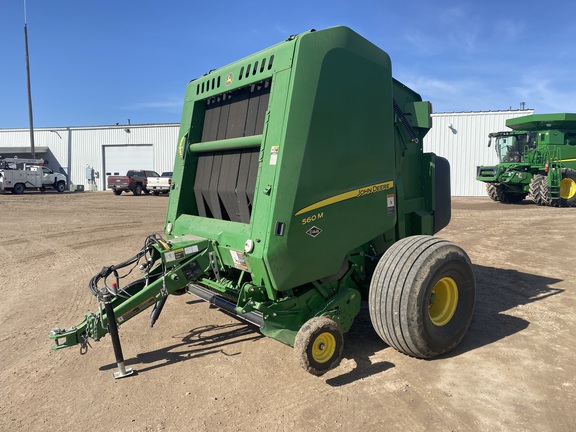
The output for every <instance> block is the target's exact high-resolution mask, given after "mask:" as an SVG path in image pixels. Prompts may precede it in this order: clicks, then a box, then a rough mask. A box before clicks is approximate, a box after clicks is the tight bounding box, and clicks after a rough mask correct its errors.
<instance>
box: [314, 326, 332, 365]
mask: <svg viewBox="0 0 576 432" xmlns="http://www.w3.org/2000/svg"><path fill="white" fill-rule="evenodd" d="M335 352H336V338H335V337H334V335H333V334H332V333H328V332H324V333H320V334H319V335H318V337H317V338H316V339H315V340H314V343H313V344H312V358H313V359H314V361H316V362H318V363H326V362H327V361H329V360H330V359H331V358H332V356H333V355H334V353H335Z"/></svg>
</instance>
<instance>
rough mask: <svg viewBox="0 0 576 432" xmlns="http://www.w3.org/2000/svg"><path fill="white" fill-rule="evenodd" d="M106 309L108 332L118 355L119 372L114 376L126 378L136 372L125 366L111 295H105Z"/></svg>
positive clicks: (115, 353)
mask: <svg viewBox="0 0 576 432" xmlns="http://www.w3.org/2000/svg"><path fill="white" fill-rule="evenodd" d="M103 300H104V310H105V311H106V316H107V317H108V332H109V333H110V337H111V338H112V346H113V347H114V355H115V356H116V364H117V365H118V372H114V378H115V379H119V378H124V377H127V376H130V375H132V374H133V373H134V371H133V370H132V369H131V368H128V369H126V367H125V366H124V356H123V354H122V347H121V346H120V336H118V325H117V324H116V317H115V316H114V308H113V307H112V303H111V301H110V295H109V294H106V295H104V296H103Z"/></svg>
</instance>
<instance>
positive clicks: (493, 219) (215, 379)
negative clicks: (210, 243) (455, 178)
mask: <svg viewBox="0 0 576 432" xmlns="http://www.w3.org/2000/svg"><path fill="white" fill-rule="evenodd" d="M167 202H168V200H167V198H166V197H163V196H160V197H154V196H140V197H134V196H132V195H124V194H123V195H122V196H119V197H116V196H113V195H112V193H106V192H96V193H75V194H73V193H65V194H61V195H59V194H55V193H48V192H47V193H45V194H40V193H25V194H24V195H21V196H15V195H0V230H1V232H2V241H1V242H0V258H1V259H0V299H1V300H0V328H1V329H2V332H1V334H0V366H1V370H0V379H1V385H0V430H2V431H76V430H90V431H111V430H116V431H212V430H219V431H321V430H341V431H356V430H362V431H383V430H390V431H396V430H401V431H411V432H412V431H440V430H442V431H539V432H543V431H554V432H559V431H573V430H574V424H575V422H576V410H575V407H576V362H575V358H574V353H575V352H576V337H575V336H576V326H575V323H576V314H575V311H576V284H575V282H574V274H575V273H574V270H575V267H576V260H575V259H574V247H575V245H576V230H575V229H574V227H575V222H576V208H574V209H556V208H543V207H538V206H536V205H535V204H533V203H532V202H531V201H525V202H524V204H522V205H503V204H498V203H493V202H491V201H490V200H489V199H488V198H454V199H453V211H452V212H453V217H452V222H451V223H450V225H449V226H448V227H447V228H445V229H444V230H443V231H442V232H440V233H439V236H441V237H444V238H446V239H449V240H451V241H454V242H455V243H457V244H458V245H460V246H461V247H463V248H464V249H465V250H466V251H467V252H468V254H469V255H470V258H471V259H472V262H473V264H474V270H475V273H476V278H477V285H478V293H477V301H476V310H475V314H474V319H473V321H472V324H471V327H470V330H469V332H468V334H467V335H466V337H465V338H464V340H463V342H462V343H461V345H460V346H459V347H458V348H457V349H456V350H455V351H454V352H452V353H450V354H449V355H446V356H443V357H442V358H438V359H434V360H427V361H426V360H417V359H414V358H410V357H407V356H405V355H402V354H400V353H398V352H396V351H394V350H393V349H392V348H390V347H388V346H387V345H386V344H384V343H383V342H382V341H381V340H380V339H379V338H378V336H377V335H376V334H375V333H374V331H373V330H372V328H371V324H370V320H369V317H368V313H367V307H364V308H363V310H362V312H361V314H360V316H359V317H358V318H357V321H356V322H355V324H354V327H353V328H352V331H351V332H350V333H348V334H347V335H346V336H345V344H346V346H345V351H344V357H345V358H344V360H343V361H342V363H341V364H340V366H339V367H338V368H336V369H334V370H332V371H330V372H329V373H327V374H326V375H324V376H323V377H320V378H318V377H314V376H312V375H309V374H307V373H306V372H305V371H304V370H302V369H301V368H300V367H299V366H298V364H297V362H296V361H295V358H294V357H293V352H292V348H290V347H288V346H284V345H282V344H280V343H278V342H276V341H274V340H272V339H268V338H265V337H262V336H261V335H260V334H259V333H258V332H257V331H256V330H255V329H254V328H253V327H250V326H248V325H246V324H243V323H240V322H238V321H236V320H234V319H233V318H230V317H229V316H227V315H225V314H224V313H222V312H220V311H218V310H217V309H212V308H210V307H209V306H208V304H207V303H204V302H202V301H199V300H197V299H196V298H195V297H193V296H189V295H185V296H179V297H170V298H169V299H168V302H167V303H166V307H165V308H164V311H163V313H162V316H161V317H160V319H159V320H158V322H157V323H156V325H155V327H154V328H153V329H152V328H150V327H149V320H148V315H149V314H148V313H147V312H145V313H143V314H141V315H139V316H137V317H136V318H134V319H133V320H131V321H130V322H128V323H126V324H125V325H123V326H122V327H121V328H120V337H121V340H122V347H123V351H124V356H125V358H126V365H127V366H128V367H131V368H133V369H135V370H136V371H137V374H136V375H134V376H131V377H128V378H125V379H122V380H114V379H113V377H112V373H113V372H114V371H115V370H116V365H115V361H114V353H113V350H112V345H111V342H110V337H109V336H107V337H105V338H103V339H102V340H101V341H100V342H92V349H90V350H89V351H88V353H87V354H85V355H80V353H79V349H78V348H71V349H64V350H59V351H51V350H50V346H51V341H50V340H49V339H48V333H49V332H50V329H51V328H52V327H55V326H59V327H70V326H72V325H74V324H77V323H79V322H80V321H81V320H82V318H83V315H84V313H85V312H88V311H95V310H96V300H95V298H94V297H93V296H92V294H91V293H90V292H89V291H88V288H87V283H88V280H89V279H90V277H91V276H93V275H94V274H95V273H96V272H98V271H99V270H100V268H101V267H103V266H104V265H110V264H116V263H118V262H120V261H123V260H124V259H126V258H128V257H130V256H132V255H134V254H135V253H136V251H138V250H139V249H140V248H141V247H142V245H143V242H144V238H145V236H146V235H148V234H150V233H153V232H160V231H162V227H163V220H164V213H165V210H166V205H167Z"/></svg>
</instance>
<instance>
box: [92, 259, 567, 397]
mask: <svg viewBox="0 0 576 432" xmlns="http://www.w3.org/2000/svg"><path fill="white" fill-rule="evenodd" d="M474 272H475V275H476V285H477V288H476V308H475V312H474V317H473V319H472V323H471V325H470V328H469V329H468V333H467V335H466V336H465V337H464V339H463V341H462V342H461V343H460V345H459V346H458V347H457V348H456V349H455V350H453V351H452V352H450V353H448V354H446V355H444V356H441V357H438V358H437V359H442V358H448V357H453V356H457V355H460V354H463V353H465V352H467V351H471V350H474V349H477V348H480V347H482V346H485V345H488V344H491V343H494V342H496V341H498V340H500V339H504V338H506V337H508V336H510V335H513V334H515V333H518V332H520V331H522V330H524V329H525V328H527V327H528V325H529V324H530V323H529V322H528V321H527V320H525V319H522V318H518V317H515V316H512V315H509V314H506V313H504V312H506V311H509V310H511V309H514V308H516V307H518V306H521V305H526V304H529V303H532V302H535V301H541V300H545V299H547V298H548V297H551V296H553V295H557V294H561V293H562V292H563V291H564V290H562V289H558V288H553V287H552V285H554V284H556V283H558V282H561V281H562V280H561V279H555V278H549V277H544V276H539V275H534V274H530V273H524V272H519V271H516V270H509V269H500V268H493V267H484V266H479V265H474ZM197 302H202V301H201V300H196V301H191V302H189V303H197ZM175 337H177V338H180V337H181V338H182V339H181V341H180V342H178V343H176V344H173V345H169V346H167V347H164V348H161V349H159V350H155V351H150V352H146V353H142V354H138V355H137V356H136V358H133V359H128V360H126V362H125V363H126V366H138V371H139V372H140V373H141V372H145V371H148V370H153V369H156V368H158V367H164V366H167V365H169V364H173V363H176V362H180V361H184V360H189V359H193V358H198V357H203V356H207V355H212V354H221V355H226V356H232V355H239V354H240V352H234V350H233V349H231V348H232V347H233V346H234V345H235V344H238V343H242V342H246V341H256V340H258V339H260V338H263V337H264V336H262V335H261V334H260V333H259V331H258V328H257V327H255V326H253V325H250V324H246V323H244V322H241V321H239V322H237V323H232V324H227V325H223V326H216V325H207V326H203V327H198V328H195V329H192V330H191V331H190V332H189V333H187V334H186V335H184V336H183V337H182V336H175ZM344 342H345V347H344V353H343V358H346V359H351V360H354V362H355V363H356V367H355V368H354V369H353V370H351V371H349V372H346V373H345V374H343V375H339V376H337V377H333V378H329V379H327V380H326V383H327V384H329V385H331V386H335V387H338V386H343V385H346V384H350V383H352V382H354V381H357V380H360V379H363V378H366V377H369V376H372V375H375V374H378V373H381V372H384V371H386V370H388V369H390V368H392V367H394V364H393V363H390V362H386V361H381V362H377V363H372V361H371V360H370V357H371V356H373V355H374V354H375V353H377V352H379V351H381V350H383V349H386V348H388V345H387V344H386V343H385V342H383V341H382V339H380V337H379V336H378V335H377V334H376V332H375V331H374V329H373V327H372V323H371V321H370V316H369V311H368V305H367V303H366V302H363V304H362V308H361V311H360V313H359V315H358V316H357V317H356V319H355V321H354V325H353V326H352V328H351V330H350V331H349V332H348V333H347V334H346V335H345V339H344ZM146 365H149V366H146ZM142 366H144V367H142ZM115 367H116V365H115V364H110V365H106V366H103V367H102V368H101V370H109V369H114V368H115Z"/></svg>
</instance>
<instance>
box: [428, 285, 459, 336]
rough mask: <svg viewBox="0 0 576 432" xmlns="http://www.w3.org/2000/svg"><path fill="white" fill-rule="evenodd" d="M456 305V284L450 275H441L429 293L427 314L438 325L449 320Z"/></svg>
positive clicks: (444, 323)
mask: <svg viewBox="0 0 576 432" xmlns="http://www.w3.org/2000/svg"><path fill="white" fill-rule="evenodd" d="M456 306H458V284H457V283H456V281H455V280H454V279H452V278H451V277H443V278H442V279H440V280H439V281H438V282H436V285H434V289H433V290H432V292H431V293H430V303H429V305H428V314H429V315H430V319H431V320H432V323H433V324H434V325H436V326H438V327H441V326H443V325H446V324H448V323H449V322H450V320H451V319H452V317H453V316H454V312H456Z"/></svg>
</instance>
